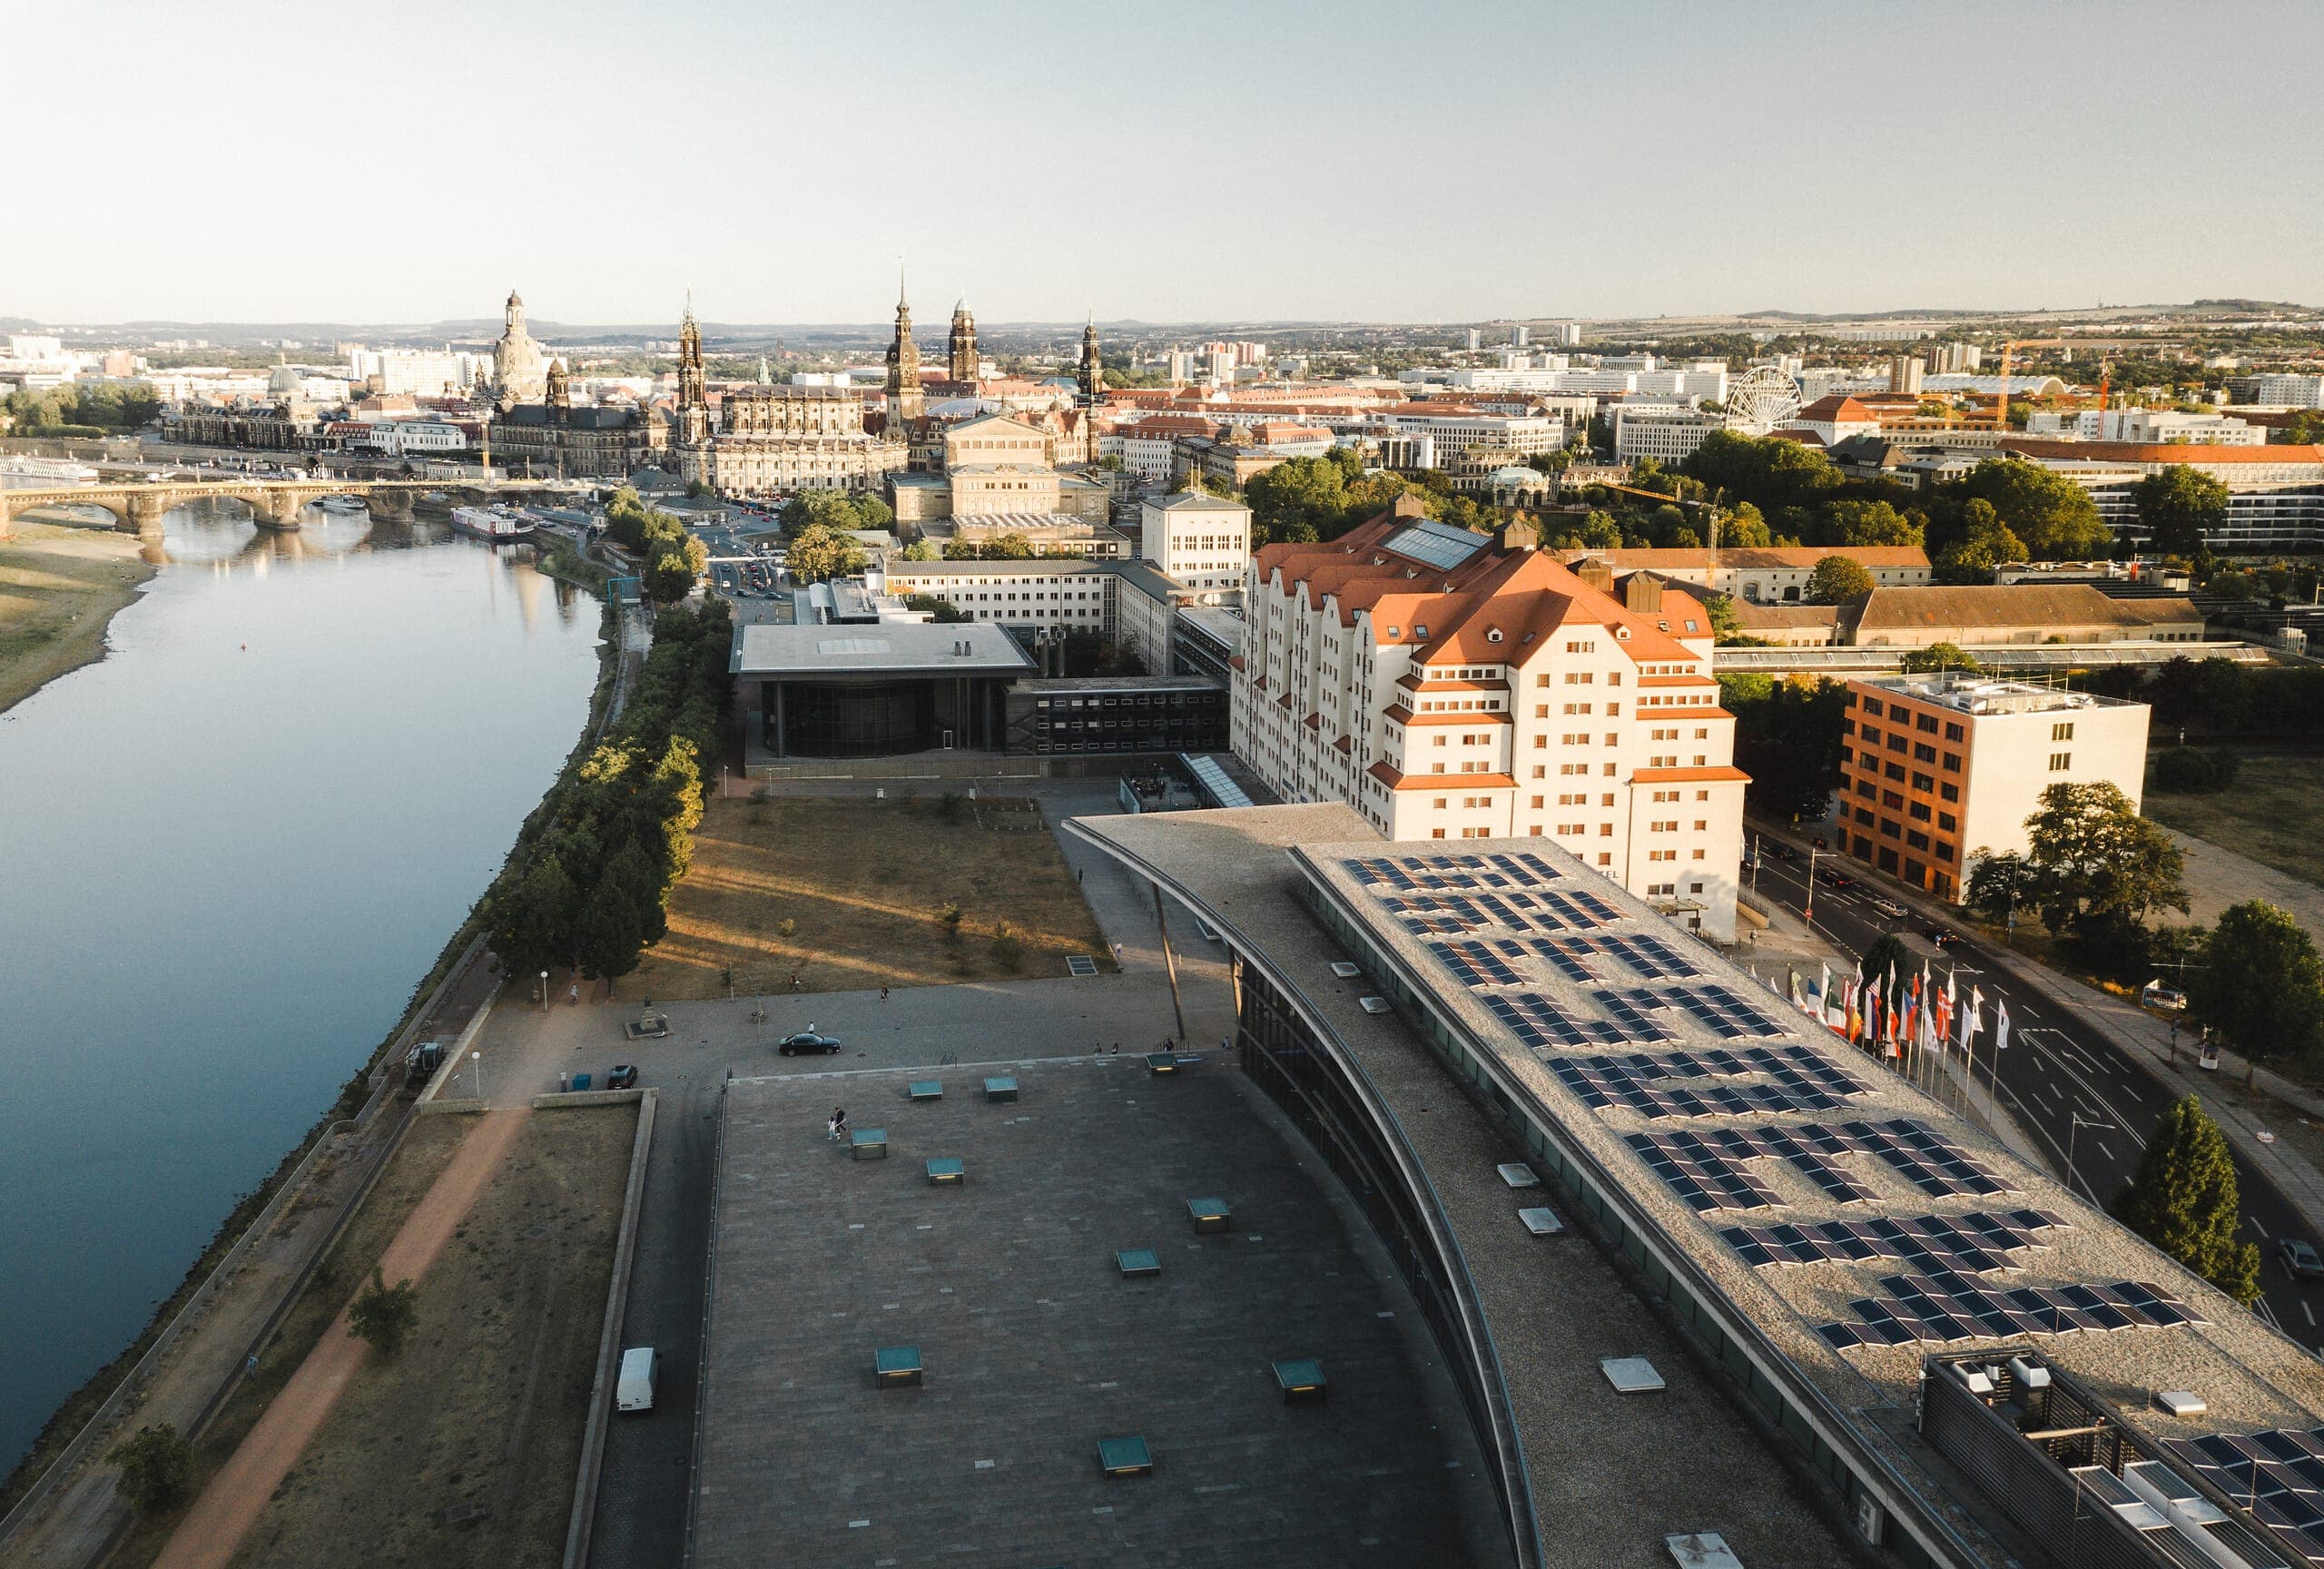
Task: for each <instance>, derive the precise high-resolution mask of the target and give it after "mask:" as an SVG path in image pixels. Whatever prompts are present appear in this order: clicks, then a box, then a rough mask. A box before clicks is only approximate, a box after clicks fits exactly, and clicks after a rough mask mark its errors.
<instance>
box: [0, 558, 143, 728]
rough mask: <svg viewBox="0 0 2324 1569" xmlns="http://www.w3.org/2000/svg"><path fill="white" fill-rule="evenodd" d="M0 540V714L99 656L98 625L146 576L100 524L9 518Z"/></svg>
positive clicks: (101, 633)
mask: <svg viewBox="0 0 2324 1569" xmlns="http://www.w3.org/2000/svg"><path fill="white" fill-rule="evenodd" d="M15 527H16V533H15V538H13V539H8V540H0V713H5V712H6V711H7V710H8V709H10V708H13V707H15V706H16V705H17V704H18V703H19V702H21V701H23V700H24V699H25V698H26V697H29V696H32V695H33V694H34V692H37V691H39V690H40V689H41V688H42V687H43V686H47V685H48V684H49V683H50V682H51V681H54V680H55V679H56V678H57V677H58V676H62V675H64V674H65V673H66V672H68V671H72V670H77V669H79V668H80V667H81V666H84V665H89V664H94V662H95V661H97V660H99V659H102V658H103V657H104V656H105V629H106V627H109V626H111V625H112V624H113V617H114V616H115V615H117V614H118V613H119V612H120V610H121V609H122V607H123V606H125V605H127V604H129V603H130V602H131V601H132V600H133V599H135V598H136V597H137V593H138V590H139V589H140V588H142V587H144V585H145V583H146V582H147V581H148V580H149V579H150V578H152V577H153V565H152V564H151V563H150V562H147V561H146V560H144V559H143V558H142V557H141V556H140V555H139V554H138V546H137V541H136V540H135V539H133V538H130V537H129V536H127V535H124V534H115V533H113V532H111V531H110V530H106V529H99V528H66V527H63V526H60V525H57V524H52V523H27V522H23V521H19V522H18V523H17V524H16V526H15Z"/></svg>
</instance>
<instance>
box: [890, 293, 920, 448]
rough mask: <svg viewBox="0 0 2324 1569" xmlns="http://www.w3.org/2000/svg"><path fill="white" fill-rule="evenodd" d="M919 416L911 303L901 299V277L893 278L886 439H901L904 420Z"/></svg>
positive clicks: (918, 384)
mask: <svg viewBox="0 0 2324 1569" xmlns="http://www.w3.org/2000/svg"><path fill="white" fill-rule="evenodd" d="M920 413H921V398H920V350H919V348H918V347H917V346H915V345H914V344H913V342H912V340H911V301H908V300H907V299H905V298H904V286H903V274H902V273H901V272H899V273H897V275H896V336H895V340H894V341H892V342H891V343H890V344H889V345H888V439H890V440H891V441H901V440H902V439H904V434H903V424H902V422H903V421H904V420H906V419H919V418H920Z"/></svg>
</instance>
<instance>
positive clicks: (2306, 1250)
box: [2276, 1237, 2324, 1280]
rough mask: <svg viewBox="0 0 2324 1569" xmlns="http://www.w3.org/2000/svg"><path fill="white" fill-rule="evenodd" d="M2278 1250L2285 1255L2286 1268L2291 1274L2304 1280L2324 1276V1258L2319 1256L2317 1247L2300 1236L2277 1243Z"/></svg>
mask: <svg viewBox="0 0 2324 1569" xmlns="http://www.w3.org/2000/svg"><path fill="white" fill-rule="evenodd" d="M2276 1251H2277V1252H2279V1253H2280V1254H2282V1255H2283V1259H2284V1268H2285V1270H2286V1271H2287V1272H2289V1273H2290V1274H2292V1275H2295V1276H2297V1277H2299V1278H2300V1279H2302V1280H2314V1279H2316V1278H2319V1277H2324V1258H2318V1257H2317V1256H2316V1249H2315V1248H2311V1247H2309V1245H2308V1244H2307V1243H2305V1242H2303V1241H2301V1240H2300V1239H2299V1238H2297V1237H2287V1238H2284V1239H2283V1240H2282V1241H2280V1242H2279V1243H2277V1244H2276Z"/></svg>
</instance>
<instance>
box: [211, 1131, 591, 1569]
mask: <svg viewBox="0 0 2324 1569" xmlns="http://www.w3.org/2000/svg"><path fill="white" fill-rule="evenodd" d="M468 1120H469V1119H468V1118H465V1117H431V1118H426V1119H423V1120H421V1123H420V1125H419V1128H416V1129H414V1130H413V1132H414V1135H415V1136H417V1135H419V1133H421V1132H423V1131H425V1132H427V1133H428V1134H429V1135H430V1136H431V1137H433V1136H436V1135H435V1130H434V1129H433V1128H431V1127H430V1126H429V1125H430V1124H434V1123H467V1122H468ZM636 1130H637V1113H636V1109H635V1107H630V1106H608V1107H592V1108H588V1109H586V1110H555V1111H538V1112H535V1113H533V1114H532V1115H531V1116H530V1118H529V1120H527V1124H526V1126H525V1128H524V1129H523V1130H522V1131H521V1133H519V1134H518V1136H517V1142H516V1144H515V1146H514V1148H513V1149H512V1150H510V1151H509V1153H508V1155H507V1158H506V1159H504V1160H503V1161H502V1162H501V1163H500V1165H499V1167H498V1169H497V1170H496V1171H495V1172H494V1173H493V1175H492V1178H491V1180H490V1182H489V1184H488V1185H487V1187H486V1188H485V1189H483V1191H482V1192H481V1193H480V1194H479V1195H478V1199H477V1200H476V1204H475V1207H474V1208H473V1209H470V1210H469V1212H468V1218H467V1219H466V1220H464V1221H463V1222H462V1223H461V1224H460V1226H459V1227H458V1229H457V1230H456V1231H454V1233H453V1235H452V1240H451V1242H450V1244H449V1246H448V1247H447V1248H445V1250H444V1252H443V1253H442V1254H441V1255H440V1256H439V1257H438V1258H437V1260H436V1262H435V1264H434V1265H433V1266H432V1267H431V1268H429V1269H428V1274H427V1278H425V1279H424V1280H423V1281H421V1282H420V1285H419V1315H420V1317H419V1328H418V1330H417V1331H416V1332H415V1334H414V1335H413V1337H412V1340H411V1342H410V1344H409V1345H408V1346H407V1347H405V1348H404V1351H403V1353H402V1355H401V1356H399V1357H396V1358H395V1359H394V1360H393V1361H383V1360H381V1359H379V1358H378V1357H373V1358H372V1359H371V1360H370V1361H369V1363H368V1364H367V1365H366V1366H365V1367H363V1369H362V1370H361V1371H360V1372H359V1373H358V1374H357V1376H356V1377H355V1381H354V1383H353V1384H352V1385H351V1386H350V1387H349V1389H348V1391H347V1394H346V1396H344V1397H343V1398H342V1399H341V1400H340V1403H339V1405H338V1406H337V1408H336V1409H334V1410H333V1411H332V1413H331V1415H330V1418H329V1419H328V1420H327V1421H326V1423H325V1424H324V1426H323V1427H322V1430H321V1432H320V1434H319V1435H318V1436H316V1439H315V1441H314V1443H313V1444H312V1445H311V1446H310V1448H309V1449H308V1451H307V1454H306V1456H305V1458H303V1459H302V1460H300V1462H299V1464H298V1465H297V1466H296V1467H294V1468H293V1469H292V1470H291V1474H290V1475H289V1477H288V1478H287V1479H285V1481H284V1482H283V1484H282V1485H281V1487H279V1488H278V1489H276V1491H275V1494H274V1496H273V1498H272V1499H271V1501H270V1502H269V1503H268V1504H267V1505H266V1509H265V1512H264V1513H263V1514H262V1515H260V1517H259V1520H258V1524H257V1525H256V1527H255V1528H254V1529H253V1530H252V1531H251V1534H250V1536H249V1537H248V1539H247V1540H246V1541H245V1542H244V1544H243V1545H242V1548H241V1552H240V1553H239V1554H236V1556H235V1558H234V1563H235V1564H236V1565H237V1566H238V1569H278V1566H280V1569H292V1566H298V1569H305V1566H308V1565H312V1564H377V1565H391V1564H415V1565H421V1564H424V1565H427V1566H428V1569H461V1566H465V1565H474V1566H476V1569H549V1566H552V1565H555V1564H558V1563H560V1562H561V1561H562V1559H563V1555H564V1551H565V1534H566V1522H567V1516H568V1515H569V1512H570V1510H571V1508H572V1503H573V1479H574V1474H575V1471H576V1468H577V1467H578V1465H579V1464H580V1459H581V1441H582V1433H583V1428H584V1426H586V1417H587V1415H588V1408H589V1390H590V1385H591V1382H592V1380H593V1378H594V1377H595V1373H596V1355H597V1337H598V1334H599V1331H600V1328H601V1327H602V1326H603V1323H604V1317H605V1306H606V1286H607V1283H608V1280H609V1279H610V1276H611V1271H612V1268H613V1255H614V1244H615V1237H616V1234H617V1232H618V1230H619V1229H620V1225H621V1204H622V1194H623V1189H624V1187H625V1183H626V1182H627V1180H628V1175H629V1154H630V1146H631V1142H632V1140H634V1138H635V1134H636ZM347 1284H350V1286H351V1284H352V1283H347ZM344 1295H345V1293H342V1294H341V1296H340V1300H342V1301H343V1300H344ZM448 1509H455V1510H458V1513H459V1514H460V1515H462V1516H463V1517H462V1518H460V1519H458V1520H457V1521H448V1520H447V1519H446V1517H445V1511H446V1510H448Z"/></svg>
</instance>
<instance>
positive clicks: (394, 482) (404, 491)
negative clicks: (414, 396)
mask: <svg viewBox="0 0 2324 1569" xmlns="http://www.w3.org/2000/svg"><path fill="white" fill-rule="evenodd" d="M533 488H537V487H533ZM428 490H440V491H443V492H445V493H446V494H447V495H451V496H456V497H458V498H462V499H466V498H472V497H473V498H484V497H487V496H490V495H493V494H495V493H505V492H506V490H507V487H506V486H504V485H502V484H501V483H500V482H498V481H459V480H453V481H444V480H439V479H183V480H174V479H173V480H162V481H160V482H156V483H142V482H141V483H133V484H125V485H64V486H59V487H57V488H54V489H53V490H6V489H0V539H5V538H9V536H10V533H11V531H12V528H13V524H14V520H15V518H17V517H18V516H20V515H22V514H24V513H25V512H29V511H31V510H32V509H34V508H38V507H66V506H77V507H102V508H104V509H105V510H106V511H108V512H110V513H112V514H113V527H114V528H117V529H119V530H120V531H121V532H123V533H124V534H134V535H136V536H138V537H139V538H144V539H158V538H161V535H162V514H163V513H165V512H167V511H169V510H170V509H171V508H173V507H182V506H184V505H185V504H186V503H187V502H189V501H201V500H205V499H210V498H225V499H227V500H231V501H240V502H241V504H242V505H243V506H245V507H248V508H250V509H251V519H252V521H254V522H256V523H257V524H258V526H259V527H260V528H280V529H286V530H287V529H295V528H298V527H299V513H300V509H301V508H305V507H307V506H308V505H309V504H310V503H311V502H316V501H320V500H321V499H322V498H324V497H326V496H351V497H353V498H356V499H358V500H359V501H361V502H362V503H363V504H364V506H365V507H366V508H368V509H369V511H370V514H371V516H372V517H373V518H378V519H380V520H383V521H399V522H408V521H409V520H410V518H411V504H412V501H413V499H414V498H416V497H417V496H418V495H419V494H420V493H421V492H423V491H428Z"/></svg>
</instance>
